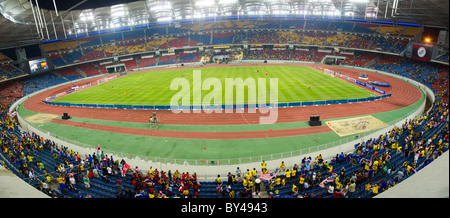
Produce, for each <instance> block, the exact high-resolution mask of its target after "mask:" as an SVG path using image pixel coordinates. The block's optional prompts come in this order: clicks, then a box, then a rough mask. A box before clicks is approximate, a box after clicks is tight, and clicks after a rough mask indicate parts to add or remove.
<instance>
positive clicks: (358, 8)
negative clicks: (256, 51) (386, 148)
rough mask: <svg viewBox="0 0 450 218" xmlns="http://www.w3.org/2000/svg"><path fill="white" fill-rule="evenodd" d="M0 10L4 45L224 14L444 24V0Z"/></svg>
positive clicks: (174, 1) (168, 0)
mask: <svg viewBox="0 0 450 218" xmlns="http://www.w3.org/2000/svg"><path fill="white" fill-rule="evenodd" d="M32 8H33V9H34V10H32ZM38 9H39V10H38ZM55 9H56V10H55ZM0 14H1V16H0V27H1V28H0V47H7V46H19V45H23V44H27V43H36V42H39V41H40V40H49V39H55V38H67V36H70V35H76V34H83V33H85V32H91V31H99V32H100V31H102V30H111V29H120V28H122V27H125V26H127V27H130V26H138V25H145V24H149V23H153V24H154V23H168V22H169V23H176V22H183V21H197V20H208V19H209V20H214V19H223V18H227V19H243V18H259V19H268V18H271V17H272V18H273V17H276V18H318V19H327V18H328V19H330V18H332V19H342V20H345V19H355V18H356V19H363V20H367V21H372V20H389V21H393V22H394V23H397V22H412V23H416V24H419V25H424V26H434V27H443V28H446V29H448V26H449V1H448V0H259V1H257V0H108V1H104V0H70V1H68V0H0Z"/></svg>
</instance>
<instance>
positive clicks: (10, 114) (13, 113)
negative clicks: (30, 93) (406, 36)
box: [8, 111, 17, 118]
mask: <svg viewBox="0 0 450 218" xmlns="http://www.w3.org/2000/svg"><path fill="white" fill-rule="evenodd" d="M8 115H9V116H10V117H11V118H14V117H15V116H16V115H17V111H13V112H8Z"/></svg>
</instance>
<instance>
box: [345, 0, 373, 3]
mask: <svg viewBox="0 0 450 218" xmlns="http://www.w3.org/2000/svg"><path fill="white" fill-rule="evenodd" d="M349 2H352V3H368V2H369V0H349Z"/></svg>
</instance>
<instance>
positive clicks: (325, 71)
mask: <svg viewBox="0 0 450 218" xmlns="http://www.w3.org/2000/svg"><path fill="white" fill-rule="evenodd" d="M323 73H324V74H327V75H330V76H331V77H335V76H336V72H334V71H332V70H329V69H325V70H324V71H323Z"/></svg>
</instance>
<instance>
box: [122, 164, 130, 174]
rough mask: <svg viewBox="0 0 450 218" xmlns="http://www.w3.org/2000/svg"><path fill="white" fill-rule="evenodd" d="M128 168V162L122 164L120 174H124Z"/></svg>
mask: <svg viewBox="0 0 450 218" xmlns="http://www.w3.org/2000/svg"><path fill="white" fill-rule="evenodd" d="M128 169H130V165H128V164H125V165H123V168H122V174H123V175H125V173H126V172H127V171H128Z"/></svg>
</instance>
